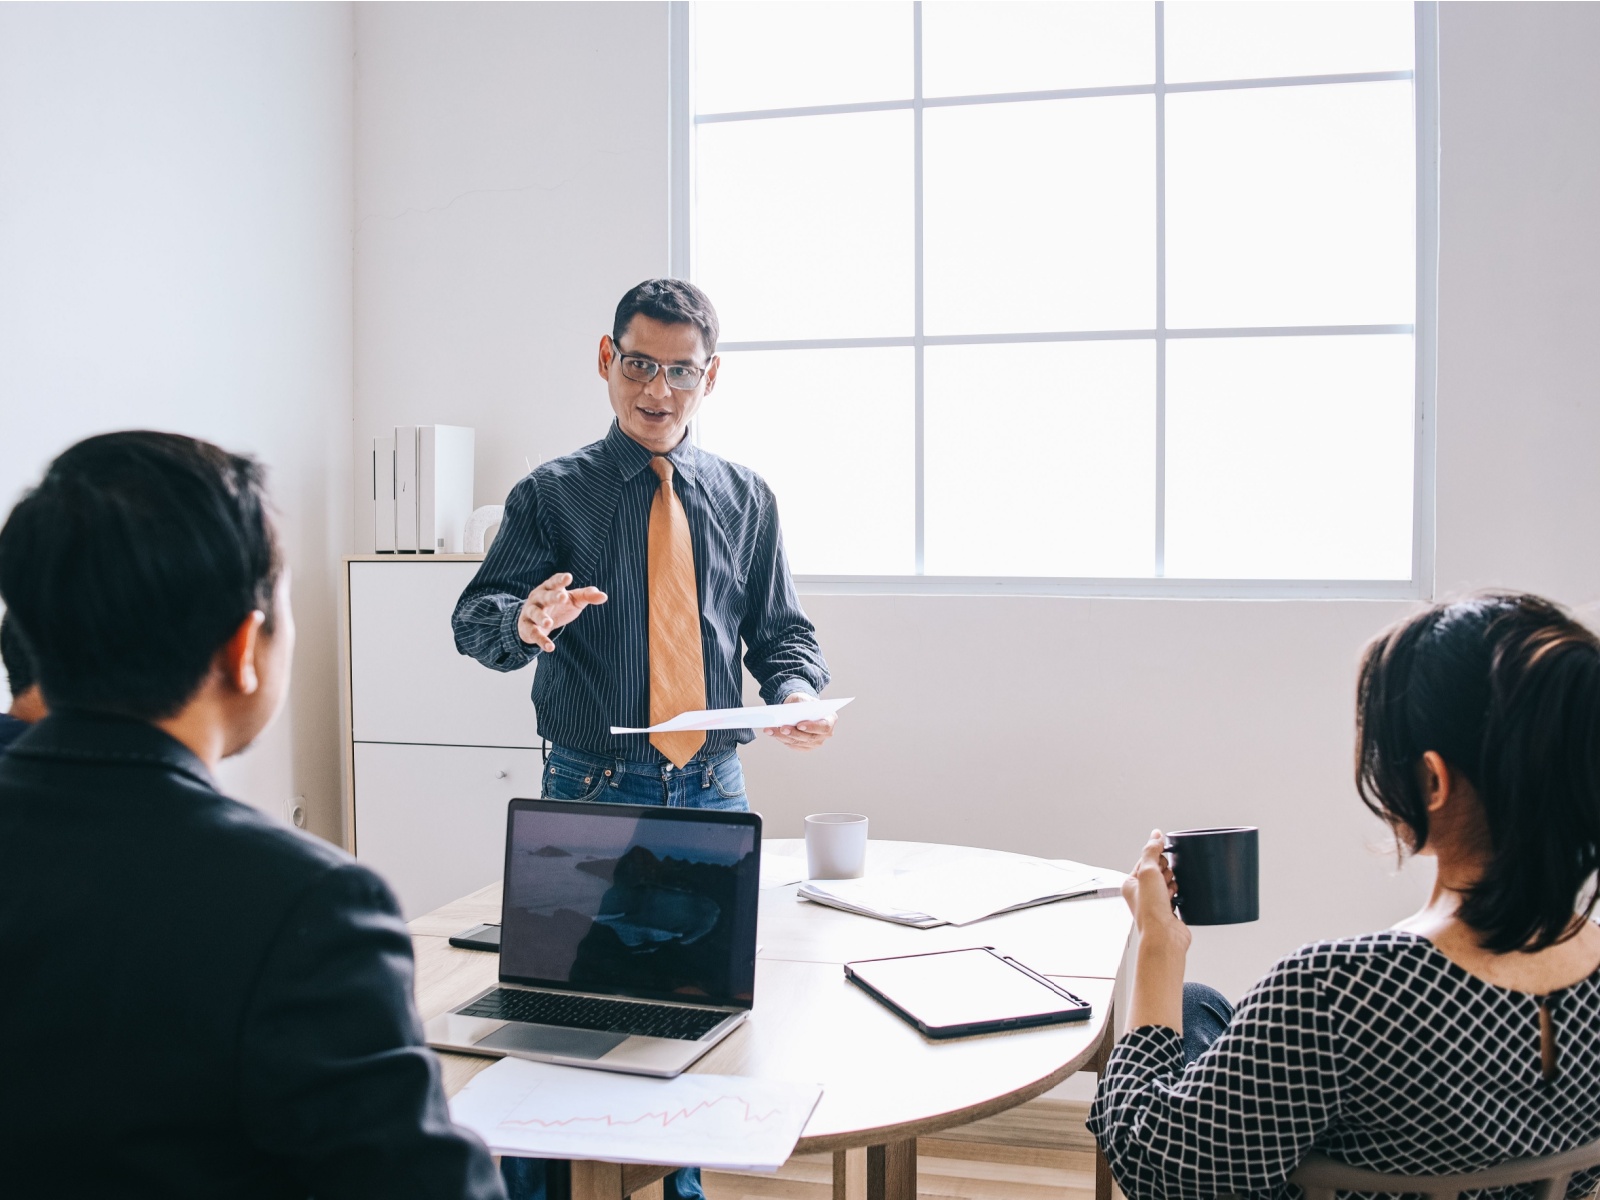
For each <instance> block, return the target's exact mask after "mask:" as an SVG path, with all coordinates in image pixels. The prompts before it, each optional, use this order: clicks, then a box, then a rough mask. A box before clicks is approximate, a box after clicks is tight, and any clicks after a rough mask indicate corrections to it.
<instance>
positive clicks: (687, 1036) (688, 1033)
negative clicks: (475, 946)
mask: <svg viewBox="0 0 1600 1200" xmlns="http://www.w3.org/2000/svg"><path fill="white" fill-rule="evenodd" d="M456 1011H457V1013H459V1014H460V1015H461V1016H463V1017H489V1018H492V1019H493V1020H496V1021H526V1022H528V1023H530V1024H534V1025H564V1026H565V1027H566V1028H568V1029H594V1030H598V1031H599V1032H602V1033H626V1034H632V1035H635V1036H637V1037H659V1038H676V1039H678V1040H679V1041H683V1042H697V1041H699V1040H700V1039H701V1038H702V1037H704V1036H705V1035H706V1034H708V1033H710V1032H711V1031H712V1030H713V1029H715V1028H716V1027H717V1026H718V1025H720V1024H722V1022H723V1021H725V1020H727V1018H728V1014H727V1013H725V1012H709V1011H707V1010H705V1009H702V1008H681V1007H679V1006H678V1005H675V1004H640V1003H638V1002H637V1001H632V1000H599V999H596V998H595V997H593V996H568V995H565V994H563V993H561V992H524V991H518V990H516V989H513V988H495V990H494V991H492V992H489V993H488V994H486V995H483V996H480V997H479V998H478V999H476V1000H474V1001H473V1002H472V1003H471V1004H469V1005H468V1006H467V1007H466V1008H460V1009H457V1010H456Z"/></svg>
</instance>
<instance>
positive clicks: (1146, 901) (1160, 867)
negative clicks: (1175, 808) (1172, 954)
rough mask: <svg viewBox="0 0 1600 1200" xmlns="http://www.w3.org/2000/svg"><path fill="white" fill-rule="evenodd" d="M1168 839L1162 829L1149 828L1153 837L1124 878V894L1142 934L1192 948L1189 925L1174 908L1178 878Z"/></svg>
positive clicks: (1141, 935)
mask: <svg viewBox="0 0 1600 1200" xmlns="http://www.w3.org/2000/svg"><path fill="white" fill-rule="evenodd" d="M1166 845H1167V839H1166V837H1165V836H1164V835H1163V834H1162V832H1161V830H1159V829H1152V830H1151V831H1150V840H1149V841H1148V842H1146V843H1145V844H1144V853H1142V854H1141V855H1139V861H1138V862H1136V863H1134V864H1133V870H1132V871H1131V872H1129V874H1128V877H1127V878H1126V879H1124V880H1123V881H1122V898H1123V899H1124V900H1126V901H1127V902H1128V908H1129V909H1130V910H1132V912H1133V923H1134V924H1135V925H1137V926H1138V927H1139V936H1140V937H1141V938H1145V937H1151V936H1155V937H1163V938H1168V939H1170V940H1174V941H1177V942H1179V943H1180V944H1181V945H1182V948H1183V949H1184V950H1185V951H1187V950H1188V949H1189V927H1188V926H1187V925H1185V924H1184V923H1183V922H1182V921H1180V920H1179V919H1178V914H1177V913H1175V912H1173V911H1172V902H1173V900H1174V899H1175V898H1176V897H1177V895H1178V881H1177V879H1176V878H1174V876H1173V874H1172V864H1171V863H1169V862H1168V861H1167V855H1166Z"/></svg>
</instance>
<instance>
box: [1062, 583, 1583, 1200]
mask: <svg viewBox="0 0 1600 1200" xmlns="http://www.w3.org/2000/svg"><path fill="white" fill-rule="evenodd" d="M1356 721H1357V756H1356V786H1357V789H1358V790H1359V792H1360V794H1361V797H1362V799H1363V800H1364V801H1365V802H1366V804H1367V806H1368V807H1369V808H1371V809H1372V811H1373V812H1375V813H1376V814H1377V815H1379V816H1380V817H1382V818H1383V819H1384V820H1386V821H1387V822H1388V823H1389V824H1390V825H1391V826H1392V827H1393V829H1394V831H1395V834H1396V837H1397V839H1398V841H1399V842H1400V845H1401V847H1402V850H1404V851H1409V852H1411V853H1413V854H1427V855H1431V856H1433V857H1434V858H1435V859H1437V861H1438V875H1437V879H1436V881H1435V884H1434V889H1433V895H1432V898H1431V899H1430V900H1429V902H1428V904H1427V906H1426V907H1425V908H1423V909H1422V911H1421V912H1419V913H1417V914H1416V915H1415V916H1413V917H1410V918H1408V919H1407V920H1405V921H1403V922H1401V923H1400V924H1399V925H1397V926H1395V927H1394V928H1393V929H1390V930H1387V931H1385V932H1383V933H1373V934H1368V935H1366V936H1364V937H1355V938H1344V939H1339V940H1336V941H1327V942H1319V943H1317V944H1315V945H1311V946H1307V947H1305V948H1303V949H1301V950H1298V951H1296V952H1295V953H1294V954H1291V955H1289V957H1287V958H1285V959H1284V960H1283V961H1282V962H1280V963H1279V964H1278V965H1277V966H1276V967H1274V968H1273V969H1272V971H1271V972H1269V973H1268V975H1267V976H1266V978H1264V979H1263V980H1261V982H1260V983H1258V984H1257V985H1256V986H1255V987H1254V989H1252V990H1251V992H1250V994H1249V995H1248V996H1246V997H1245V999H1244V1000H1243V1001H1242V1002H1241V1003H1240V1005H1239V1008H1238V1011H1237V1012H1232V1011H1231V1010H1230V1009H1229V1008H1228V1006H1227V1002H1226V1001H1225V1000H1223V999H1222V998H1221V997H1220V996H1218V995H1216V993H1214V992H1211V991H1210V989H1202V988H1197V987H1196V986H1195V985H1190V986H1189V988H1188V989H1185V987H1184V984H1183V966H1184V956H1185V953H1186V951H1187V950H1188V947H1189V931H1188V929H1187V928H1186V927H1185V926H1184V924H1183V922H1182V921H1180V920H1179V919H1178V917H1177V916H1176V915H1175V914H1174V912H1173V909H1172V902H1171V897H1172V896H1173V895H1174V894H1175V888H1174V884H1173V881H1172V875H1171V872H1170V871H1169V870H1168V867H1167V863H1166V860H1165V857H1164V856H1163V854H1162V838H1161V835H1160V834H1159V833H1156V834H1153V835H1152V836H1151V840H1150V842H1149V844H1148V845H1146V846H1145V849H1144V854H1143V855H1142V856H1141V857H1140V859H1139V862H1138V865H1137V866H1136V867H1135V868H1134V872H1133V876H1132V878H1130V879H1129V881H1128V883H1127V884H1126V885H1125V886H1124V888H1123V894H1124V895H1125V896H1126V897H1127V900H1128V903H1129V906H1130V907H1131V908H1132V909H1133V913H1134V919H1135V922H1136V923H1137V925H1138V927H1139V934H1140V941H1139V950H1138V963H1137V971H1138V973H1137V975H1136V977H1135V982H1134V988H1133V996H1132V1006H1131V1008H1132V1011H1131V1014H1130V1020H1129V1026H1130V1029H1131V1032H1130V1033H1128V1035H1127V1036H1126V1037H1125V1038H1124V1039H1123V1040H1122V1041H1121V1042H1120V1043H1118V1045H1117V1047H1116V1049H1115V1051H1114V1052H1113V1053H1112V1055H1111V1061H1110V1064H1109V1066H1108V1067H1107V1069H1106V1072H1105V1074H1104V1075H1103V1076H1102V1078H1101V1081H1100V1089H1099V1094H1098V1096H1097V1097H1096V1099H1095V1102H1094V1107H1093V1110H1092V1112H1091V1114H1090V1118H1089V1128H1090V1129H1091V1131H1093V1133H1094V1135H1095V1137H1096V1138H1097V1139H1098V1141H1099V1143H1100V1146H1101V1148H1102V1149H1103V1150H1104V1151H1105V1154H1106V1157H1107V1159H1108V1160H1109V1161H1110V1164H1111V1169H1112V1171H1113V1173H1114V1174H1115V1176H1116V1178H1117V1181H1118V1182H1119V1183H1120V1184H1121V1185H1122V1189H1123V1191H1124V1192H1125V1193H1126V1194H1127V1196H1128V1197H1129V1200H1148V1198H1154V1197H1162V1198H1164V1200H1177V1198H1178V1197H1185V1198H1188V1197H1193V1198H1195V1200H1211V1198H1212V1197H1215V1196H1218V1195H1224V1194H1228V1193H1238V1194H1245V1193H1278V1194H1280V1195H1281V1194H1283V1193H1284V1192H1285V1191H1286V1188H1285V1180H1286V1179H1287V1178H1288V1176H1289V1174H1290V1173H1291V1172H1292V1171H1293V1170H1294V1169H1295V1166H1296V1165H1297V1164H1298V1163H1299V1162H1300V1160H1301V1159H1302V1158H1304V1157H1305V1156H1306V1154H1307V1153H1308V1152H1310V1151H1312V1150H1317V1151H1320V1152H1322V1153H1324V1154H1327V1155H1329V1156H1330V1157H1332V1158H1336V1159H1339V1160H1342V1161H1344V1162H1348V1163H1352V1164H1355V1165H1358V1166H1362V1167H1368V1168H1371V1169H1374V1170H1378V1171H1387V1172H1398V1173H1402V1174H1411V1175H1422V1174H1440V1173H1449V1172H1464V1171H1472V1170H1476V1169H1479V1168H1482V1167H1486V1166H1489V1165H1492V1164H1494V1163H1498V1162H1502V1161H1504V1160H1506V1159H1510V1158H1521V1157H1530V1156H1537V1155H1546V1154H1552V1153H1555V1152H1557V1151H1560V1150H1568V1149H1572V1148H1573V1147H1575V1146H1581V1145H1583V1144H1585V1143H1587V1142H1591V1141H1593V1140H1595V1139H1597V1138H1600V1102H1597V1100H1596V1097H1597V1096H1600V928H1597V927H1596V925H1595V924H1594V922H1593V921H1591V920H1590V915H1591V914H1592V913H1593V911H1594V908H1595V902H1596V897H1595V894H1594V891H1593V887H1594V884H1593V881H1592V878H1591V877H1592V876H1593V874H1594V872H1595V869H1596V866H1597V864H1600V642H1597V641H1596V638H1595V635H1594V634H1593V633H1591V632H1590V631H1589V630H1587V629H1586V628H1584V627H1583V626H1582V625H1579V624H1578V623H1577V622H1575V621H1573V620H1572V619H1571V618H1569V617H1568V616H1567V615H1566V614H1565V613H1563V612H1562V611H1561V610H1560V609H1559V608H1557V607H1556V606H1555V605H1553V604H1551V603H1549V602H1548V601H1545V600H1540V599H1538V598H1537V597H1533V596H1491V597H1486V598H1482V599H1476V600H1469V601H1465V602H1462V603H1457V604H1449V605H1443V606H1440V607H1436V608H1433V609H1431V610H1429V611H1427V612H1424V613H1422V614H1420V615H1419V616H1416V617H1414V618H1412V619H1411V620H1408V621H1405V622H1403V623H1402V624H1400V625H1398V626H1396V627H1395V628H1393V629H1391V630H1389V631H1388V632H1387V633H1384V634H1383V635H1381V636H1380V637H1378V638H1377V640H1375V641H1374V642H1373V643H1372V644H1371V645H1370V646H1369V647H1368V648H1367V651H1366V654H1365V656H1364V658H1363V661H1362V664H1361V672H1360V681H1359V684H1358V687H1357V695H1356ZM1186 1017H1188V1019H1189V1021H1190V1028H1189V1029H1187V1030H1186V1029H1185V1019H1186ZM1207 1041H1209V1042H1210V1044H1209V1046H1208V1045H1206V1042H1207ZM1186 1050H1187V1052H1186ZM1596 1174H1597V1173H1596V1172H1592V1171H1591V1172H1588V1173H1586V1174H1584V1175H1580V1176H1577V1177H1575V1178H1574V1179H1573V1180H1572V1183H1571V1187H1570V1191H1569V1194H1571V1195H1577V1194H1580V1193H1586V1192H1588V1191H1590V1190H1592V1189H1593V1187H1594V1185H1595V1182H1596Z"/></svg>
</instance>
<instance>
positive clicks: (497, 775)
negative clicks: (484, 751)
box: [494, 771, 511, 779]
mask: <svg viewBox="0 0 1600 1200" xmlns="http://www.w3.org/2000/svg"><path fill="white" fill-rule="evenodd" d="M510 775H511V772H510V771H496V772H495V773H494V777H495V778H496V779H506V778H508V777H509V776H510Z"/></svg>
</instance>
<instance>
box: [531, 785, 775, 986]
mask: <svg viewBox="0 0 1600 1200" xmlns="http://www.w3.org/2000/svg"><path fill="white" fill-rule="evenodd" d="M760 845H761V818H760V817H758V816H756V815H755V814H754V813H740V812H716V811H709V810H696V809H671V808H659V809H658V808H640V807H635V806H633V805H624V804H579V803H572V802H565V801H560V800H513V801H512V802H511V816H510V827H509V830H508V836H507V839H506V877H505V878H506V890H505V904H504V910H503V913H502V916H501V925H502V928H501V935H500V978H501V979H502V980H503V981H505V982H509V983H525V984H533V985H536V986H540V987H553V988H564V989H569V990H573V991H584V992H602V993H607V994H612V995H623V996H635V997H640V998H643V999H652V1000H690V1001H698V1002H703V1003H708V1004H718V1005H728V1006H734V1007H743V1008H748V1007H749V1006H750V1005H751V1003H752V1002H753V1000H754V998H755V966H756V964H755V958H756V900H757V895H758V889H759V888H760V882H761V880H760V875H761V865H760Z"/></svg>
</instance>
